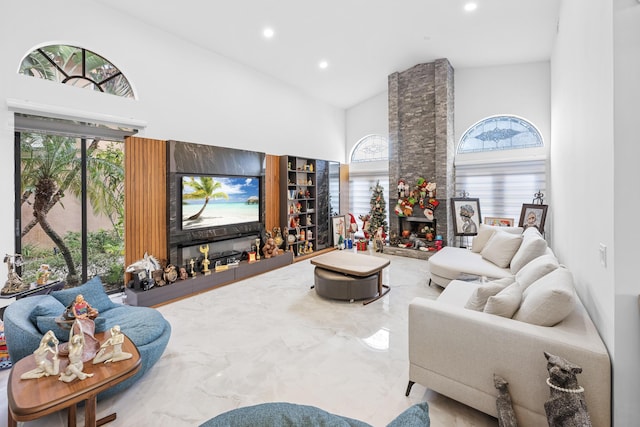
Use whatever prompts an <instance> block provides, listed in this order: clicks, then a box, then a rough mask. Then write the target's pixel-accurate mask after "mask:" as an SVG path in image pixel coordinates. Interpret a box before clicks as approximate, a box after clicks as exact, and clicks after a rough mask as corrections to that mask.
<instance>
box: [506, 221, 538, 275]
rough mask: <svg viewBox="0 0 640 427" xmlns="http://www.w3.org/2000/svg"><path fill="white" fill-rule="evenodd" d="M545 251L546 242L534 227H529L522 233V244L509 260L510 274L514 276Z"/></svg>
mask: <svg viewBox="0 0 640 427" xmlns="http://www.w3.org/2000/svg"><path fill="white" fill-rule="evenodd" d="M546 251H547V241H546V240H544V237H542V234H540V231H538V229H537V228H535V227H529V228H527V229H526V230H524V232H523V233H522V244H521V245H520V248H518V251H517V252H516V253H515V255H514V256H513V259H511V273H513V274H516V273H517V272H518V271H520V269H521V268H522V267H524V266H525V265H527V264H528V263H529V262H531V261H532V260H534V259H536V258H538V257H539V256H542V255H544V254H545V252H546Z"/></svg>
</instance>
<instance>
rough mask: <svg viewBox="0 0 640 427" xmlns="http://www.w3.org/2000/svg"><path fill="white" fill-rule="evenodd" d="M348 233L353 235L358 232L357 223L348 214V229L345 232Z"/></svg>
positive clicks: (351, 215) (354, 218)
mask: <svg viewBox="0 0 640 427" xmlns="http://www.w3.org/2000/svg"><path fill="white" fill-rule="evenodd" d="M347 231H348V232H349V233H355V232H356V231H358V223H357V222H356V217H355V216H353V214H349V228H348V230H347Z"/></svg>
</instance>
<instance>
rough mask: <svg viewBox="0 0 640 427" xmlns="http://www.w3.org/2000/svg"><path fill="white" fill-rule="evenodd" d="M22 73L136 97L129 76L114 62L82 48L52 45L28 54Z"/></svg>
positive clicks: (21, 69)
mask: <svg viewBox="0 0 640 427" xmlns="http://www.w3.org/2000/svg"><path fill="white" fill-rule="evenodd" d="M19 72H20V74H25V75H28V76H34V77H39V78H41V79H46V80H53V81H57V82H60V83H64V84H68V85H72V86H77V87H81V88H87V89H92V90H96V91H99V92H104V93H110V94H112V95H117V96H122V97H125V98H134V94H133V90H132V88H131V85H130V84H129V81H128V80H127V78H126V77H125V76H124V75H123V74H122V72H121V71H120V70H119V69H118V68H117V67H116V66H115V65H113V64H112V63H111V62H109V61H107V60H106V59H105V58H103V57H102V56H100V55H98V54H96V53H94V52H91V51H90V50H87V49H83V48H81V47H75V46H68V45H50V46H44V47H41V48H38V49H36V50H34V51H33V52H31V53H30V54H28V55H27V56H26V57H25V58H24V60H23V61H22V63H21V64H20V71H19Z"/></svg>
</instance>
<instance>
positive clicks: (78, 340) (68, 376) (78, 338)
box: [58, 321, 93, 383]
mask: <svg viewBox="0 0 640 427" xmlns="http://www.w3.org/2000/svg"><path fill="white" fill-rule="evenodd" d="M76 322H77V321H76ZM75 328H76V324H75V323H74V325H73V326H72V327H71V333H70V337H69V342H68V345H67V350H68V351H69V356H68V358H69V365H68V366H67V369H65V371H64V372H63V373H61V374H60V377H59V378H58V379H59V380H60V381H64V382H65V383H70V382H71V381H73V380H75V379H76V378H78V379H80V380H84V379H87V378H89V377H92V376H93V374H87V373H86V372H82V368H83V367H84V363H83V362H82V356H83V353H84V336H83V335H82V327H80V333H78V334H74V330H75Z"/></svg>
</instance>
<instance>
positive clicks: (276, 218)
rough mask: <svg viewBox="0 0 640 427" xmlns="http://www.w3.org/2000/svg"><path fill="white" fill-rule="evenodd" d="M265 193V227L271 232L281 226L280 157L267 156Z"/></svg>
mask: <svg viewBox="0 0 640 427" xmlns="http://www.w3.org/2000/svg"><path fill="white" fill-rule="evenodd" d="M265 193H266V194H265V202H266V203H265V213H264V222H265V224H264V226H265V228H266V229H267V230H268V231H271V230H273V227H275V226H280V156H274V155H271V154H267V156H266V171H265Z"/></svg>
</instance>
